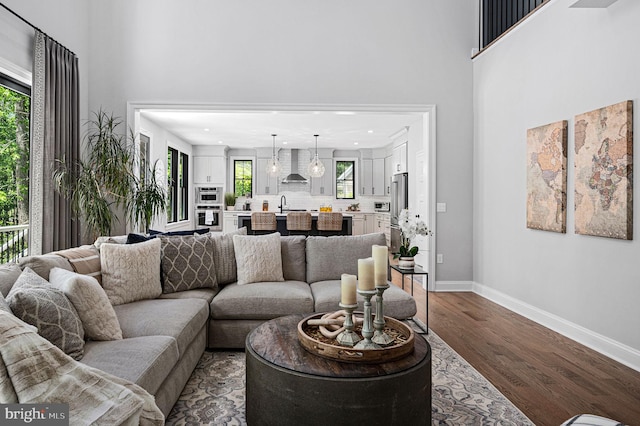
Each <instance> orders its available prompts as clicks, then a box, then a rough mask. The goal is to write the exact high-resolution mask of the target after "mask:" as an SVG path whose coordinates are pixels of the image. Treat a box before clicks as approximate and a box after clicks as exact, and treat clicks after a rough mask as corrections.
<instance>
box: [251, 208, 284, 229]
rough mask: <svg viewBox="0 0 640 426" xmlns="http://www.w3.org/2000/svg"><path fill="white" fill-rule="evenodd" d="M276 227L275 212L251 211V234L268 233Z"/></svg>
mask: <svg viewBox="0 0 640 426" xmlns="http://www.w3.org/2000/svg"><path fill="white" fill-rule="evenodd" d="M277 229H278V222H277V221H276V214H275V213H273V212H253V213H251V232H252V233H253V235H262V234H270V233H272V232H275V231H276V230H277Z"/></svg>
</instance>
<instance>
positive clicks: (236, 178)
mask: <svg viewBox="0 0 640 426" xmlns="http://www.w3.org/2000/svg"><path fill="white" fill-rule="evenodd" d="M252 176H253V167H252V164H251V160H234V162H233V183H234V185H233V192H235V194H236V196H237V197H242V196H251V186H252Z"/></svg>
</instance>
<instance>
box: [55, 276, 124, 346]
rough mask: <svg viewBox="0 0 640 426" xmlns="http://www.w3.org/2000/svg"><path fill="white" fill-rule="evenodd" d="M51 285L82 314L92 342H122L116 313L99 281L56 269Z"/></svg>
mask: <svg viewBox="0 0 640 426" xmlns="http://www.w3.org/2000/svg"><path fill="white" fill-rule="evenodd" d="M49 282H50V283H51V285H52V286H54V287H56V288H57V289H59V290H61V291H62V292H63V293H64V294H65V295H66V296H67V297H68V298H69V300H70V301H71V303H72V304H73V307H74V308H76V311H78V316H79V317H80V321H81V322H82V327H83V328H84V335H85V337H86V338H88V339H91V340H120V339H122V329H121V328H120V323H119V322H118V317H117V316H116V311H114V310H113V306H111V303H110V302H109V298H108V297H107V294H106V293H105V292H104V290H103V289H102V287H100V284H98V280H96V279H95V278H93V277H90V276H88V275H81V274H77V273H75V272H70V271H67V270H65V269H62V268H53V269H52V270H51V272H50V273H49Z"/></svg>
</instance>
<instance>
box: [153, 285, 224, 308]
mask: <svg viewBox="0 0 640 426" xmlns="http://www.w3.org/2000/svg"><path fill="white" fill-rule="evenodd" d="M219 291H220V289H218V288H196V289H194V290H187V291H180V292H178V293H162V295H160V299H202V300H204V301H205V302H207V305H208V304H209V303H211V301H212V300H213V298H214V296H215V295H216V294H218V292H219Z"/></svg>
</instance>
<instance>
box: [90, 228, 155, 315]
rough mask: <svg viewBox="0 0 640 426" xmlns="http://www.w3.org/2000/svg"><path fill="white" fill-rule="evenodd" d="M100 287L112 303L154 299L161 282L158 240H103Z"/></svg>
mask: <svg viewBox="0 0 640 426" xmlns="http://www.w3.org/2000/svg"><path fill="white" fill-rule="evenodd" d="M100 265H101V267H102V287H103V288H104V291H105V292H106V293H107V296H108V297H109V301H110V302H111V304H112V305H114V306H115V305H122V304H124V303H129V302H135V301H136V300H144V299H155V298H157V297H158V296H160V295H161V294H162V285H161V284H160V240H159V239H157V238H155V239H153V240H149V241H147V242H144V243H140V244H109V243H105V244H102V246H101V247H100Z"/></svg>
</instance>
